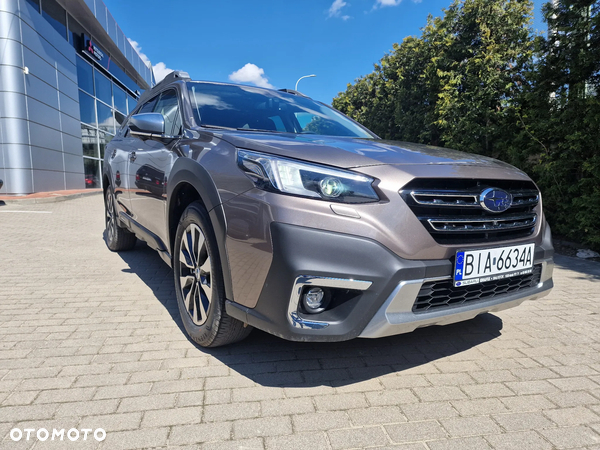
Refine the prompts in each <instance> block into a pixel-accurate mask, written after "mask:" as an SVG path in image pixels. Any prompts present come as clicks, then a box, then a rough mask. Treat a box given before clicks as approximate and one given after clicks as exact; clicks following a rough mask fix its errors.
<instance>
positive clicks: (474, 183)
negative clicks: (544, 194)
mask: <svg viewBox="0 0 600 450" xmlns="http://www.w3.org/2000/svg"><path fill="white" fill-rule="evenodd" d="M490 187H492V188H499V189H503V190H505V191H506V192H508V193H510V194H511V195H512V204H511V207H510V208H508V210H506V211H504V212H502V213H493V212H490V211H487V210H485V209H484V208H483V207H482V206H481V204H480V202H479V196H480V194H481V192H482V191H483V190H485V189H487V188H490ZM400 195H401V196H402V198H403V199H404V201H405V202H406V203H407V205H408V206H409V207H410V209H411V210H412V211H413V213H414V214H415V215H416V216H417V218H418V219H419V220H420V221H421V223H422V224H423V226H424V227H425V228H426V229H427V231H429V233H430V234H431V235H432V236H433V238H434V239H435V240H436V242H438V243H440V244H446V245H459V244H470V243H481V242H498V241H503V240H508V239H518V238H522V237H527V236H530V235H531V234H533V232H534V230H535V225H536V223H537V220H538V216H537V214H536V212H535V208H536V206H537V204H538V203H539V192H538V190H537V188H536V187H535V184H533V182H530V181H511V180H487V179H486V180H483V179H482V180H472V179H425V178H418V179H415V180H413V181H411V182H410V183H409V184H407V185H406V186H405V187H404V188H403V189H402V190H401V191H400Z"/></svg>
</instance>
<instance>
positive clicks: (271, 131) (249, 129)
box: [237, 128, 283, 133]
mask: <svg viewBox="0 0 600 450" xmlns="http://www.w3.org/2000/svg"><path fill="white" fill-rule="evenodd" d="M237 130H238V131H260V132H261V133H283V132H282V131H277V130H262V129H260V128H237Z"/></svg>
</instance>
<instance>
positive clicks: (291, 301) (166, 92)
mask: <svg viewBox="0 0 600 450" xmlns="http://www.w3.org/2000/svg"><path fill="white" fill-rule="evenodd" d="M103 187H104V196H105V197H104V198H105V209H106V233H105V236H106V242H107V245H108V247H109V249H110V250H112V251H123V250H129V249H132V248H133V247H134V246H135V244H136V240H137V239H141V240H143V241H145V242H146V243H147V245H148V246H150V247H151V248H153V249H155V250H156V251H157V252H158V253H159V255H160V256H161V257H162V259H163V260H164V261H165V262H166V263H167V264H168V265H169V266H171V267H172V269H173V272H174V283H175V291H176V296H177V303H178V307H179V311H180V313H181V318H182V321H183V325H184V327H185V330H186V331H187V333H188V335H189V336H190V338H191V339H193V340H194V341H195V342H197V343H198V344H200V345H202V346H207V347H210V346H213V347H214V346H219V345H224V344H228V343H231V342H235V341H238V340H240V339H243V338H244V337H246V336H247V335H248V333H249V332H250V330H251V329H252V328H253V327H255V328H259V329H261V330H264V331H266V332H268V333H272V334H274V335H276V336H280V337H282V338H285V339H289V340H296V341H341V340H347V339H352V338H356V337H363V338H377V337H382V336H389V335H395V334H399V333H406V332H410V331H412V330H414V329H416V328H419V327H424V326H429V325H443V324H449V323H454V322H458V321H463V320H468V319H471V318H473V317H475V316H477V315H479V314H482V313H486V312H493V311H500V310H503V309H506V308H509V307H513V306H516V305H518V304H520V303H521V302H523V301H524V300H527V299H529V300H533V299H538V298H540V297H542V296H544V295H546V294H548V292H549V291H550V289H551V288H552V286H553V282H552V269H553V260H552V255H553V248H552V242H551V234H550V227H549V226H548V224H547V223H546V220H545V218H544V214H543V212H542V199H541V195H540V192H539V190H538V188H537V187H536V185H535V184H534V183H533V181H532V180H531V179H530V178H529V177H528V176H527V175H526V174H525V173H523V172H522V171H520V170H518V169H516V168H514V167H512V166H510V165H508V164H505V163H503V162H500V161H497V160H494V159H490V158H487V157H483V156H479V155H474V154H466V153H461V152H458V151H454V150H449V149H445V148H437V147H431V146H426V145H419V144H411V143H406V142H392V141H385V140H382V139H380V138H379V137H378V136H376V135H375V134H373V133H372V132H370V131H369V130H367V129H366V128H365V127H363V126H361V125H360V124H358V123H357V122H355V121H353V120H351V119H349V118H348V117H346V116H344V115H343V114H341V113H340V112H338V111H336V110H334V109H332V108H331V107H329V106H327V105H325V104H323V103H320V102H317V101H314V100H312V99H310V98H308V97H306V96H305V95H303V94H301V93H299V92H296V91H291V90H273V89H262V88H258V87H250V86H243V85H235V84H226V83H216V82H197V81H192V80H191V79H190V78H189V76H188V75H187V74H186V73H185V72H173V73H171V74H170V75H169V76H167V77H166V78H165V79H164V80H163V81H162V82H160V83H158V84H157V85H156V86H155V87H154V88H152V89H151V90H148V91H146V92H145V93H144V94H143V95H142V96H141V98H140V100H139V103H138V105H137V107H136V108H135V109H134V110H133V111H132V113H131V114H130V115H129V117H127V118H126V119H125V120H124V122H123V123H122V124H121V127H120V129H119V131H118V133H117V135H116V136H115V138H114V139H113V140H112V141H111V142H110V143H109V145H108V146H107V150H106V152H105V164H104V170H103Z"/></svg>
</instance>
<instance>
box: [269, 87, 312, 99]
mask: <svg viewBox="0 0 600 450" xmlns="http://www.w3.org/2000/svg"><path fill="white" fill-rule="evenodd" d="M277 90H278V91H279V92H285V93H287V94H292V95H298V96H300V97H306V98H310V97H309V96H308V95H304V94H303V93H302V92H298V91H295V90H293V89H277Z"/></svg>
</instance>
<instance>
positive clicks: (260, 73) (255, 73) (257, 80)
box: [229, 63, 273, 89]
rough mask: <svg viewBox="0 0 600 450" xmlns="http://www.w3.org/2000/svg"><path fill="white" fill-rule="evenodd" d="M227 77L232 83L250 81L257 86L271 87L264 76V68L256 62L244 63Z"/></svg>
mask: <svg viewBox="0 0 600 450" xmlns="http://www.w3.org/2000/svg"><path fill="white" fill-rule="evenodd" d="M229 79H230V80H231V81H233V82H234V83H250V84H254V85H255V86H258V87H264V88H270V89H272V88H273V85H272V84H271V83H269V79H268V78H267V77H266V76H265V70H264V69H261V68H260V67H258V66H257V65H256V64H251V63H248V64H246V65H245V66H244V67H242V68H241V69H239V70H236V71H235V72H233V73H232V74H231V75H229Z"/></svg>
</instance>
